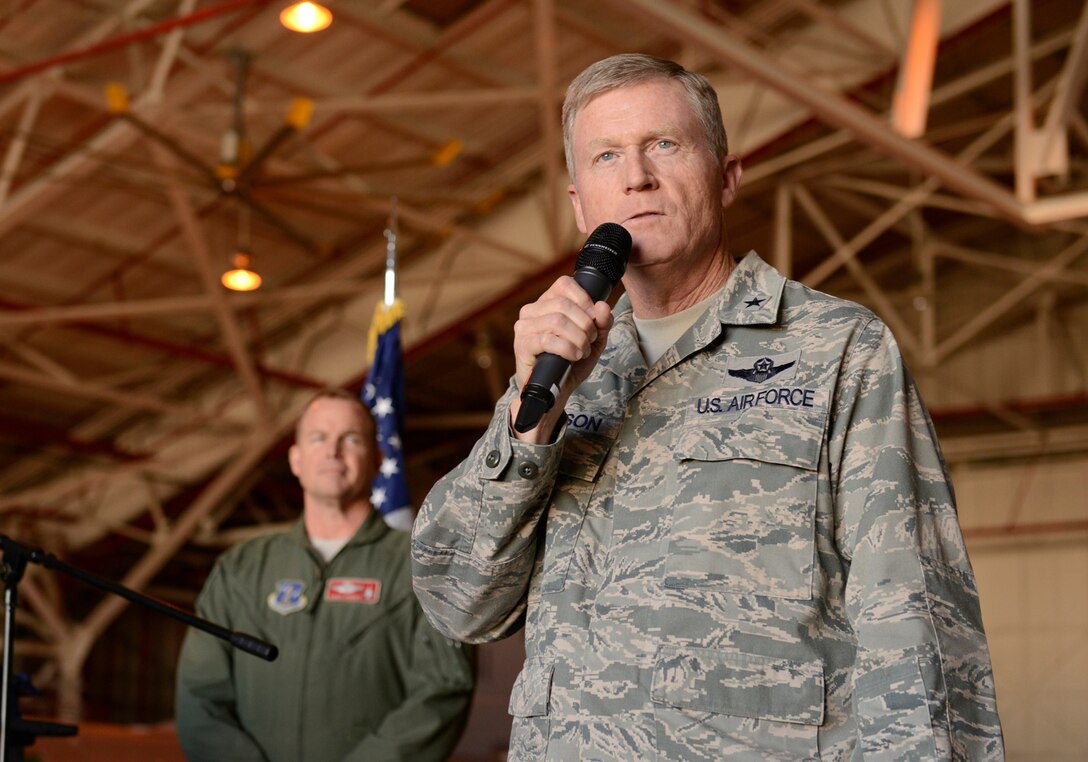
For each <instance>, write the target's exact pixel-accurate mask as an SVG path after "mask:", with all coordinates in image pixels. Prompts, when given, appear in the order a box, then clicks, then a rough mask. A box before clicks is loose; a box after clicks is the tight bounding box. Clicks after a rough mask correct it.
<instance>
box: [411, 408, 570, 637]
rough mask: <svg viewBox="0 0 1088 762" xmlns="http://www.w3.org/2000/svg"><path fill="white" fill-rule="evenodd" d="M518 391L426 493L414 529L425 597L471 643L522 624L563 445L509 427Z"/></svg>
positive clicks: (437, 618) (417, 581)
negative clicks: (533, 440)
mask: <svg viewBox="0 0 1088 762" xmlns="http://www.w3.org/2000/svg"><path fill="white" fill-rule="evenodd" d="M514 394H516V389H514V388H513V387H511V389H510V390H509V391H508V392H507V394H506V396H505V397H503V399H502V400H501V401H500V402H499V404H498V405H497V409H496V411H495V417H494V418H493V419H492V420H491V425H490V426H489V427H488V429H487V431H486V432H485V433H484V435H483V437H482V438H481V439H480V441H478V442H477V443H476V446H475V447H474V448H473V450H472V452H471V453H470V454H469V456H468V458H467V459H466V460H465V461H464V462H462V463H461V464H460V465H459V466H458V467H457V468H456V469H454V470H453V471H452V472H450V473H449V474H447V475H446V476H445V477H443V479H442V480H441V481H439V482H438V484H436V485H435V486H434V488H433V489H432V490H431V492H430V494H428V495H427V499H426V500H425V501H424V503H423V507H422V508H421V510H420V512H419V516H417V517H416V521H415V527H414V529H413V540H412V579H413V583H414V585H415V590H416V595H417V596H418V597H419V601H420V604H421V605H422V606H423V610H424V611H426V612H427V615H428V616H429V617H430V619H431V621H432V622H433V623H434V625H435V626H436V627H437V628H438V629H439V631H441V632H443V633H445V634H446V635H449V636H450V637H452V638H455V639H457V640H460V641H463V642H466V643H485V642H489V641H492V640H497V639H499V638H501V637H503V636H505V635H508V634H510V633H511V632H514V631H515V630H516V629H517V628H518V627H519V626H520V625H521V620H520V617H521V616H522V614H523V613H524V611H525V604H526V590H527V588H528V584H529V577H530V575H531V573H532V569H533V564H534V562H535V561H536V555H537V547H538V538H539V534H538V532H537V526H538V524H539V523H540V520H541V516H542V515H543V513H544V510H545V508H546V506H547V500H548V496H549V494H550V493H551V489H552V484H553V483H554V481H555V476H556V472H557V470H558V466H559V458H560V455H561V445H558V444H552V445H532V444H527V443H525V442H520V441H518V440H516V439H514V438H513V437H512V436H511V434H510V428H509V405H510V401H511V400H512V399H513V396H514ZM556 439H557V441H561V440H562V430H561V431H560V432H559V433H558V436H557V437H556Z"/></svg>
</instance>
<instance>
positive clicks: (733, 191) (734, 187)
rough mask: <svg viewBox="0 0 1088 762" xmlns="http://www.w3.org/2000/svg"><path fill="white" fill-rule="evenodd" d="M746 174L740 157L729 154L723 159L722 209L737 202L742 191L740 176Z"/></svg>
mask: <svg viewBox="0 0 1088 762" xmlns="http://www.w3.org/2000/svg"><path fill="white" fill-rule="evenodd" d="M742 174H744V168H743V167H742V166H741V163H740V157H739V156H734V155H733V154H729V155H728V156H726V157H725V158H723V159H722V209H725V208H727V207H728V206H729V205H730V204H732V203H733V202H734V201H736V200H737V191H738V190H739V189H740V176H741V175H742Z"/></svg>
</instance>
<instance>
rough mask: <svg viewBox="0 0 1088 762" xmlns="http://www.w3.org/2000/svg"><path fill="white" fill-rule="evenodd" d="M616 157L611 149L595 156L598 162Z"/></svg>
mask: <svg viewBox="0 0 1088 762" xmlns="http://www.w3.org/2000/svg"><path fill="white" fill-rule="evenodd" d="M615 158H616V154H615V152H613V151H605V152H604V153H601V154H599V155H598V156H597V161H598V162H602V163H603V162H609V161H612V160H613V159H615Z"/></svg>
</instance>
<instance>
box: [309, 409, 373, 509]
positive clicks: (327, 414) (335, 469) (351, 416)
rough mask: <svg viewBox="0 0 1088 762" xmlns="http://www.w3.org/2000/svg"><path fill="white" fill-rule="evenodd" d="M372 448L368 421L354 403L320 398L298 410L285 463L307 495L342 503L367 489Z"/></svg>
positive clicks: (371, 475)
mask: <svg viewBox="0 0 1088 762" xmlns="http://www.w3.org/2000/svg"><path fill="white" fill-rule="evenodd" d="M375 447H376V445H375V443H374V430H373V428H372V426H371V423H370V421H369V420H368V419H366V418H365V417H364V415H363V413H362V412H361V411H360V410H359V408H358V407H357V406H356V404H355V403H353V402H350V401H348V400H341V399H335V398H326V397H321V398H318V399H317V400H315V401H314V402H312V403H311V404H310V406H309V407H308V408H307V409H306V412H305V413H303V415H302V419H301V420H300V421H299V425H298V431H297V434H296V437H295V444H293V445H292V446H291V449H290V451H289V452H288V461H289V462H290V464H291V472H292V473H293V474H294V475H295V476H297V477H298V481H299V483H300V484H301V485H302V491H303V492H304V493H305V494H306V496H307V497H308V498H313V499H316V500H318V501H321V502H336V503H339V504H341V505H344V504H346V503H349V502H351V501H353V500H355V499H357V498H359V497H360V496H363V495H364V493H365V491H366V490H367V489H368V488H369V487H370V482H371V480H372V479H373V477H374V462H375V449H374V448H375Z"/></svg>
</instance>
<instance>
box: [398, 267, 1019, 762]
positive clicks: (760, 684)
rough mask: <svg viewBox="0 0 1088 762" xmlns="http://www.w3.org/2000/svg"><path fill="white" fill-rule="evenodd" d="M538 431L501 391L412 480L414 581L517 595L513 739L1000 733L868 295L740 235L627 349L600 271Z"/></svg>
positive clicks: (946, 747) (903, 390)
mask: <svg viewBox="0 0 1088 762" xmlns="http://www.w3.org/2000/svg"><path fill="white" fill-rule="evenodd" d="M615 316H616V321H615V325H614V327H613V328H612V331H611V333H610V335H609V340H608V346H607V348H606V349H605V351H604V354H603V356H602V357H601V360H600V362H599V363H598V365H597V367H596V369H595V370H594V371H593V373H592V375H591V376H590V378H589V379H588V380H587V381H586V382H585V383H584V384H582V386H581V387H580V388H579V389H578V390H577V391H576V392H575V394H574V395H573V396H572V397H571V399H570V401H569V402H568V404H567V408H566V412H567V422H566V424H565V430H564V431H563V432H561V434H560V436H559V439H558V442H557V443H556V444H554V445H532V444H526V443H522V442H518V441H516V440H514V439H513V438H512V436H511V435H510V432H509V425H508V405H509V403H510V400H511V399H512V398H513V394H514V393H515V392H514V390H513V389H511V390H510V392H509V393H508V394H507V395H506V397H505V398H504V399H503V401H502V402H501V403H500V404H499V406H498V410H497V411H496V415H495V418H494V420H493V421H492V423H491V426H490V427H489V429H488V431H487V432H486V434H485V435H484V436H483V438H482V439H481V440H480V441H479V442H478V443H477V445H476V447H475V449H474V450H473V451H472V453H471V455H470V456H469V457H468V459H467V460H466V461H465V462H464V463H462V464H461V465H460V466H459V467H458V468H457V469H456V470H455V471H453V472H452V473H451V474H449V475H448V476H446V477H445V478H444V479H443V480H442V481H441V482H439V483H438V484H437V485H436V487H435V488H434V489H433V490H432V492H431V494H430V495H429V496H428V498H427V501H426V503H425V505H424V507H423V510H422V512H421V513H420V515H419V517H418V518H417V520H416V523H415V532H414V541H413V544H412V556H413V575H414V583H415V586H416V592H417V594H418V596H419V598H420V602H421V604H422V605H423V608H424V610H425V611H426V612H427V613H428V615H429V616H430V617H431V619H432V621H434V623H435V624H436V626H437V627H438V628H439V629H440V630H442V631H444V632H446V633H447V634H449V635H450V636H452V637H456V638H459V639H463V640H466V641H477V642H483V641H488V640H494V639H496V638H500V637H502V636H504V635H506V634H508V633H510V632H511V631H513V630H514V629H516V628H517V627H518V626H519V625H520V623H521V620H520V618H521V617H522V616H523V615H525V616H526V617H527V619H526V624H525V626H526V643H525V647H526V661H525V665H524V668H523V669H522V672H521V674H520V675H519V676H518V679H517V682H516V683H515V685H514V689H513V692H512V695H511V697H510V712H511V714H513V715H514V728H513V735H512V738H511V754H510V759H511V760H539V759H548V760H563V761H564V762H566V761H568V760H609V761H612V760H628V759H638V760H653V759H663V760H721V759H729V760H749V759H750V760H767V759H782V760H785V759H789V760H797V759H837V760H856V759H866V760H870V759H880V760H927V759H949V758H953V759H962V760H971V761H972V762H976V761H977V760H987V759H999V758H1001V756H1002V739H1001V730H1000V726H999V723H998V716H997V709H996V705H995V701H994V686H993V678H992V674H991V670H990V660H989V655H988V653H987V647H986V641H985V636H984V635H983V630H982V622H981V620H980V615H979V605H978V598H977V593H976V590H975V583H974V578H973V576H972V572H971V567H970V564H969V562H968V559H967V555H966V552H965V549H964V544H963V539H962V537H961V534H960V529H959V525H958V523H957V519H956V512H955V507H954V503H953V498H952V492H951V488H950V486H949V483H948V477H947V474H946V472H945V469H944V465H943V463H942V460H941V456H940V453H939V451H938V448H937V444H936V440H935V438H934V433H933V430H932V427H931V424H930V421H929V418H928V415H927V414H926V412H925V410H924V408H923V407H922V403H921V400H920V399H919V397H918V393H917V391H916V389H915V387H914V384H913V382H912V380H911V378H910V376H909V375H908V373H907V371H906V369H905V368H904V366H903V363H902V359H901V358H900V355H899V352H898V350H897V348H896V345H895V343H894V340H893V339H892V336H891V334H890V333H889V331H888V330H887V328H886V327H885V326H884V325H883V324H882V323H881V322H880V321H879V320H878V319H877V318H875V317H874V316H873V315H872V314H871V313H870V312H868V311H867V310H865V309H863V308H861V307H859V306H857V305H855V304H851V303H849V302H844V301H841V300H839V299H835V298H832V297H829V296H826V295H824V294H820V293H818V292H814V291H811V290H809V289H807V288H805V287H804V286H802V285H800V284H799V283H796V282H793V281H787V280H785V279H784V278H783V277H782V276H781V275H779V274H778V273H777V272H776V271H775V270H773V269H772V268H771V267H769V266H768V265H766V264H765V263H764V262H763V261H762V260H761V259H760V258H759V257H758V256H756V255H755V254H754V253H752V254H749V255H748V256H747V257H746V258H745V259H743V260H742V261H741V262H740V263H739V264H738V266H737V268H736V269H735V271H734V272H733V274H732V275H731V276H730V279H729V281H728V283H727V285H726V288H725V289H724V291H723V293H722V294H721V296H720V298H719V299H718V301H717V302H716V304H715V305H714V306H712V307H711V308H710V309H709V310H708V311H707V313H705V314H704V315H703V316H702V317H701V318H699V319H698V320H697V321H696V323H695V325H694V326H693V327H692V329H691V330H689V331H688V332H687V333H686V334H685V335H684V336H682V337H681V338H680V339H679V340H678V341H677V343H676V344H675V345H674V346H673V347H672V348H670V349H669V350H668V351H667V352H666V353H665V355H664V356H663V357H661V358H660V360H659V361H658V362H657V363H656V364H655V365H654V366H653V367H652V368H646V367H645V363H644V362H643V360H642V355H641V353H640V351H639V349H638V345H637V341H636V334H635V329H634V324H633V320H632V315H631V309H630V304H629V302H628V301H627V299H626V297H623V298H622V299H621V300H620V302H619V304H618V305H617V307H616V309H615Z"/></svg>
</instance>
